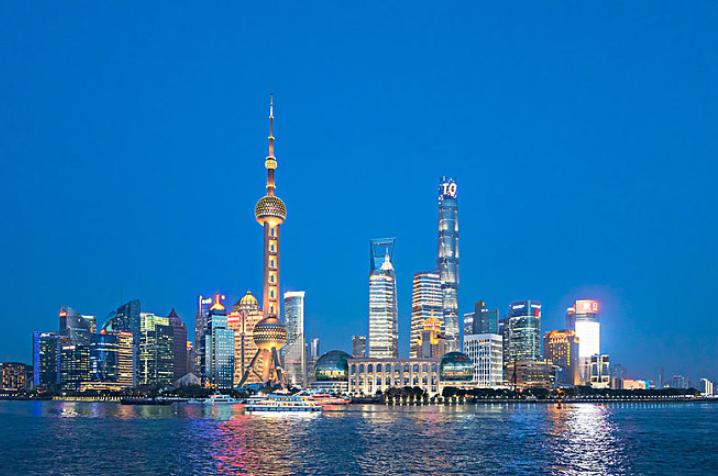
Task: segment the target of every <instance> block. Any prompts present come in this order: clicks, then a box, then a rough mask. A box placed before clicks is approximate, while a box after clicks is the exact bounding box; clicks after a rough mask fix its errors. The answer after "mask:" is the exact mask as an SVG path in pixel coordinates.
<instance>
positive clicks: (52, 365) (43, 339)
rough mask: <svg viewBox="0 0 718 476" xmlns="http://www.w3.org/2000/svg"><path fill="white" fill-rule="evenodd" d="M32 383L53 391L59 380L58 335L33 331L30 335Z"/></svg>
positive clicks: (36, 386) (37, 386)
mask: <svg viewBox="0 0 718 476" xmlns="http://www.w3.org/2000/svg"><path fill="white" fill-rule="evenodd" d="M32 349H33V351H32V364H33V383H34V386H35V388H40V389H46V390H50V391H53V390H55V389H56V388H57V384H58V381H59V377H60V376H59V364H60V355H59V350H60V336H58V335H57V334H55V333H54V332H40V331H35V332H34V333H33V336H32Z"/></svg>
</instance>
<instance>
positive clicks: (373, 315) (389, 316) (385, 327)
mask: <svg viewBox="0 0 718 476" xmlns="http://www.w3.org/2000/svg"><path fill="white" fill-rule="evenodd" d="M378 241H380V240H372V242H371V245H370V246H371V250H372V256H373V257H374V256H375V253H374V250H375V245H376V243H377V242H378ZM392 250H393V240H391V247H390V248H386V251H385V254H384V260H383V262H382V263H381V266H379V268H374V266H375V264H376V261H375V260H372V269H371V272H370V274H369V357H371V358H396V357H398V356H399V335H398V316H397V297H396V275H395V272H394V265H393V264H392V262H391V251H392Z"/></svg>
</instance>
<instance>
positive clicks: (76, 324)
mask: <svg viewBox="0 0 718 476" xmlns="http://www.w3.org/2000/svg"><path fill="white" fill-rule="evenodd" d="M59 317H60V335H63V336H67V337H68V338H69V339H70V342H72V343H73V344H76V345H84V346H89V345H90V335H91V334H92V333H93V332H94V330H95V316H83V315H81V314H80V313H78V312H77V311H75V310H74V309H73V308H71V307H69V306H63V307H62V308H60V314H59Z"/></svg>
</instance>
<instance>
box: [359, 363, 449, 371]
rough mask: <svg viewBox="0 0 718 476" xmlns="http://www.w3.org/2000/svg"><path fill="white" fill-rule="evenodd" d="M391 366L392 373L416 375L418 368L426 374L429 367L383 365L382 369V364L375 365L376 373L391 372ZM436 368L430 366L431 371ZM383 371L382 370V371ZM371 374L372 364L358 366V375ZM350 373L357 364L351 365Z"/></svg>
mask: <svg viewBox="0 0 718 476" xmlns="http://www.w3.org/2000/svg"><path fill="white" fill-rule="evenodd" d="M392 366H393V367H394V372H406V373H408V372H409V371H410V370H412V371H413V372H415V373H417V372H419V368H421V371H422V372H428V371H429V365H428V364H421V367H420V366H419V364H414V365H413V366H411V365H409V364H403V365H402V364H393V365H392V364H385V365H384V367H382V364H376V371H377V372H391V370H392ZM437 368H438V366H437V364H431V371H432V372H436V370H437ZM382 369H383V370H382ZM365 370H366V372H368V373H373V372H374V364H367V365H366V367H365V366H364V364H359V373H364V372H365ZM350 371H351V373H356V372H357V364H352V366H351V370H350Z"/></svg>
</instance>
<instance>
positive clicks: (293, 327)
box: [282, 291, 307, 386]
mask: <svg viewBox="0 0 718 476" xmlns="http://www.w3.org/2000/svg"><path fill="white" fill-rule="evenodd" d="M304 295H305V292H304V291H288V292H285V293H284V318H285V321H286V323H287V344H286V345H285V346H284V347H283V348H282V356H283V359H284V369H285V371H286V372H287V383H288V384H290V385H301V386H306V385H307V352H306V348H307V345H306V342H305V339H304Z"/></svg>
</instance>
